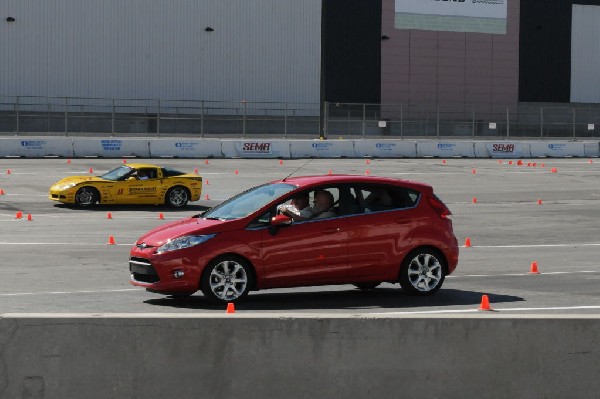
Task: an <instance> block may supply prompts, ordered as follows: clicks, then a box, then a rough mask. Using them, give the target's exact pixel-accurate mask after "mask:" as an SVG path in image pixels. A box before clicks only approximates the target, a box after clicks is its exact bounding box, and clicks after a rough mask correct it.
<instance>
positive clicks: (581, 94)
mask: <svg viewBox="0 0 600 399" xmlns="http://www.w3.org/2000/svg"><path fill="white" fill-rule="evenodd" d="M598 21H600V7H599V6H590V5H577V4H574V5H573V22H572V24H571V26H572V28H571V102H579V103H600V73H598V65H600V42H599V41H598V38H599V37H600V23H599V22H598Z"/></svg>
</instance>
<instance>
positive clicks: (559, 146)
mask: <svg viewBox="0 0 600 399" xmlns="http://www.w3.org/2000/svg"><path fill="white" fill-rule="evenodd" d="M548 148H549V149H551V150H552V151H564V150H565V149H566V148H567V145H566V144H548Z"/></svg>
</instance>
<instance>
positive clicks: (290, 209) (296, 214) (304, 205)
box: [277, 193, 313, 221]
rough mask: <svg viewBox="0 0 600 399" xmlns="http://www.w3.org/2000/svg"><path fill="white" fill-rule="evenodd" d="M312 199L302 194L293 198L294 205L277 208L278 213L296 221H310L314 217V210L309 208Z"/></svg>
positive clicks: (306, 194) (283, 205)
mask: <svg viewBox="0 0 600 399" xmlns="http://www.w3.org/2000/svg"><path fill="white" fill-rule="evenodd" d="M309 202H310V199H309V197H308V193H302V194H300V195H299V196H297V197H294V198H292V203H291V204H289V205H286V204H282V205H279V206H278V207H277V211H278V212H279V213H280V214H282V215H286V216H289V217H291V218H292V220H295V221H301V220H307V219H310V218H311V217H312V215H313V210H312V208H311V207H309V206H308V204H309Z"/></svg>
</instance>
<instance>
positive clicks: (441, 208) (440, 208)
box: [428, 194, 452, 220]
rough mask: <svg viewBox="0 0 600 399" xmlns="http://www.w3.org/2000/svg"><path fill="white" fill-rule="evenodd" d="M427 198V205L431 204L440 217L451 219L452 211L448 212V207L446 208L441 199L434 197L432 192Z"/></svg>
mask: <svg viewBox="0 0 600 399" xmlns="http://www.w3.org/2000/svg"><path fill="white" fill-rule="evenodd" d="M428 200H429V205H431V207H432V208H433V210H434V211H435V212H436V213H437V214H438V215H439V217H441V218H442V219H448V220H452V212H450V209H448V207H447V206H446V204H444V203H443V202H442V200H441V199H439V198H438V197H436V195H435V194H433V195H432V196H431V197H429V198H428Z"/></svg>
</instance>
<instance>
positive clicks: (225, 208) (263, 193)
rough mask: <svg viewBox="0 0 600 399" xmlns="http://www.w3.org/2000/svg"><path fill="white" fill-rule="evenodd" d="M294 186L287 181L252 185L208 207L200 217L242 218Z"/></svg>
mask: <svg viewBox="0 0 600 399" xmlns="http://www.w3.org/2000/svg"><path fill="white" fill-rule="evenodd" d="M296 188H297V187H296V186H294V185H292V184H287V183H275V184H265V185H262V186H258V187H254V188H251V189H250V190H247V191H244V192H243V193H241V194H238V195H236V196H235V197H232V198H230V199H228V200H227V201H225V202H222V203H221V204H219V205H217V206H216V207H214V208H212V209H209V210H208V211H206V212H205V213H203V214H202V215H201V217H202V218H204V219H219V220H231V219H239V218H243V217H245V216H248V215H250V214H252V213H254V212H256V211H257V210H259V209H260V208H262V207H264V206H265V205H267V204H269V203H270V202H272V201H274V200H276V199H277V198H280V197H282V196H284V195H285V194H287V193H289V192H290V191H292V190H294V189H296Z"/></svg>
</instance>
